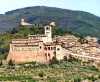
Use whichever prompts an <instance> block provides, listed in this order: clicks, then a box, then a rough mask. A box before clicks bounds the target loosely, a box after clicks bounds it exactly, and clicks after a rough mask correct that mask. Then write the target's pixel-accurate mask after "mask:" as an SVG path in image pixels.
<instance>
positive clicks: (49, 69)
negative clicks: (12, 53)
mask: <svg viewBox="0 0 100 82" xmlns="http://www.w3.org/2000/svg"><path fill="white" fill-rule="evenodd" d="M99 72H100V71H99V70H97V69H96V68H95V67H92V66H89V65H88V66H81V64H80V62H77V61H74V60H73V61H63V62H60V63H59V64H52V65H36V64H32V63H31V64H29V65H28V64H27V66H26V65H22V66H20V67H19V68H15V69H9V68H5V70H4V68H3V69H2V70H0V80H3V81H4V80H6V81H7V80H9V81H11V80H12V81H13V80H18V81H20V82H26V80H27V82H38V81H39V82H59V81H65V82H69V80H70V81H71V82H73V81H74V82H80V80H84V79H89V80H92V81H94V80H97V79H100V73H99Z"/></svg>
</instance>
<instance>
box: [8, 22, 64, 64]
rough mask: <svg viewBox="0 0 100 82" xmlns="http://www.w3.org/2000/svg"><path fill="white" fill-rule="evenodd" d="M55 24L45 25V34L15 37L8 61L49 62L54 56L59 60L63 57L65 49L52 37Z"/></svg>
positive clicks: (11, 44)
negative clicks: (22, 37)
mask: <svg viewBox="0 0 100 82" xmlns="http://www.w3.org/2000/svg"><path fill="white" fill-rule="evenodd" d="M53 26H55V23H54V22H52V23H50V24H49V25H47V26H45V27H44V30H45V34H43V35H39V34H38V35H29V36H28V38H27V39H13V40H12V41H11V43H10V50H9V54H8V57H7V61H9V60H12V61H13V62H15V63H26V62H32V61H36V62H40V63H49V62H50V60H52V58H53V57H54V56H56V57H57V59H58V60H61V59H63V56H64V55H65V52H64V51H65V50H64V49H63V48H62V46H61V45H59V44H56V43H55V42H54V40H53V39H52V28H53Z"/></svg>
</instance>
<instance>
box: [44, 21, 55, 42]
mask: <svg viewBox="0 0 100 82" xmlns="http://www.w3.org/2000/svg"><path fill="white" fill-rule="evenodd" d="M55 26H56V25H55V22H51V23H50V24H49V25H47V26H45V35H46V40H47V42H52V28H53V27H55Z"/></svg>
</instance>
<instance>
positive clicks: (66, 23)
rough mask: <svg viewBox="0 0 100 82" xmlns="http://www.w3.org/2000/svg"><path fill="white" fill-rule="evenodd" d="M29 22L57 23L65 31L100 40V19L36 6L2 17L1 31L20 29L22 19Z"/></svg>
mask: <svg viewBox="0 0 100 82" xmlns="http://www.w3.org/2000/svg"><path fill="white" fill-rule="evenodd" d="M21 18H25V20H27V22H30V23H35V24H37V23H38V24H40V23H41V24H45V23H48V22H50V21H55V22H56V23H57V27H59V28H62V29H64V30H68V31H72V32H74V33H79V34H81V35H84V36H86V35H90V36H96V37H99V38H100V17H97V16H95V15H93V14H90V13H87V12H83V11H72V10H67V9H60V8H54V7H45V6H35V7H27V8H22V9H17V10H13V11H9V12H6V13H5V14H4V15H2V14H1V15H0V31H1V32H5V31H7V30H10V29H11V28H14V27H18V25H19V22H20V19H21Z"/></svg>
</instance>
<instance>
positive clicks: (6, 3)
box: [0, 0, 100, 16]
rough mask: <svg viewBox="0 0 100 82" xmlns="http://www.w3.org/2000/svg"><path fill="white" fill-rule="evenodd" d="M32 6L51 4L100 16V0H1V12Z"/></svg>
mask: <svg viewBox="0 0 100 82" xmlns="http://www.w3.org/2000/svg"><path fill="white" fill-rule="evenodd" d="M30 6H50V7H59V8H64V9H71V10H81V11H86V12H90V13H92V14H95V15H97V16H100V0H0V14H3V13H5V12H7V11H10V10H15V9H18V8H23V7H30Z"/></svg>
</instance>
